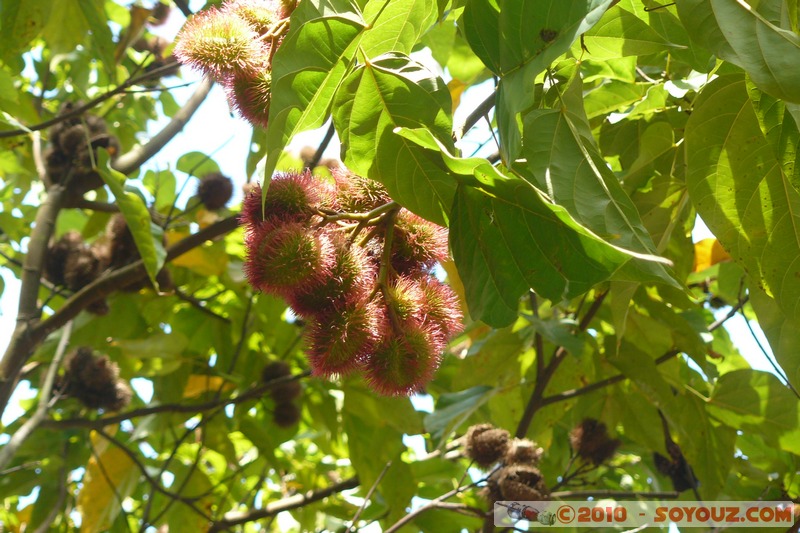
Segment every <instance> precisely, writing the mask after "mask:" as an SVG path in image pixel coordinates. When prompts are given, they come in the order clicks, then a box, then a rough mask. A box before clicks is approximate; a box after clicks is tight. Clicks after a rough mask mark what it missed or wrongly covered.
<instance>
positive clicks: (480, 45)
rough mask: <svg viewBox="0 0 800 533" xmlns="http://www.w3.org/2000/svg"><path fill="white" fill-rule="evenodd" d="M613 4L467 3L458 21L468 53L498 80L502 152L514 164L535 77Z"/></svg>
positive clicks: (554, 0) (606, 0)
mask: <svg viewBox="0 0 800 533" xmlns="http://www.w3.org/2000/svg"><path fill="white" fill-rule="evenodd" d="M611 2H612V0H581V1H573V2H564V1H562V0H545V1H539V2H531V1H529V0H505V1H500V2H497V1H494V0H469V1H467V2H466V6H465V8H464V15H463V17H462V19H461V20H460V21H459V23H460V26H461V28H462V31H463V32H464V34H465V35H466V38H467V41H468V42H469V44H470V46H472V49H473V50H474V51H475V53H476V54H477V55H478V57H480V58H481V59H482V60H483V62H484V64H486V66H487V67H489V68H490V69H492V71H493V72H494V73H495V74H497V75H498V76H500V84H499V93H498V99H497V110H496V111H497V120H498V129H499V131H500V139H501V146H500V150H501V153H502V154H503V157H504V159H505V160H506V161H514V160H516V159H517V155H518V150H519V145H520V133H519V127H518V126H517V124H516V121H517V114H518V113H519V112H521V111H522V110H524V109H526V108H528V107H530V106H531V105H532V104H533V91H532V90H531V87H533V85H534V80H535V78H536V76H537V75H538V74H539V73H540V72H542V71H544V69H545V68H546V67H547V65H549V64H550V63H552V62H553V61H554V60H555V59H556V58H557V57H558V56H560V55H561V54H563V53H564V52H566V51H567V50H568V49H569V47H570V46H571V45H572V43H573V42H575V40H576V39H577V38H578V36H579V35H581V34H582V33H585V32H586V31H588V30H589V29H590V28H591V27H592V26H594V25H595V24H596V23H597V22H598V21H599V20H600V18H601V17H602V15H603V13H605V11H606V9H607V8H608V6H609V5H611Z"/></svg>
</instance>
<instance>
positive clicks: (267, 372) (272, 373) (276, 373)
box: [261, 361, 292, 383]
mask: <svg viewBox="0 0 800 533" xmlns="http://www.w3.org/2000/svg"><path fill="white" fill-rule="evenodd" d="M291 373H292V369H291V368H290V367H289V364H288V363H286V362H284V361H272V362H271V363H267V364H266V366H265V367H264V368H263V369H262V370H261V381H263V382H264V383H267V382H269V381H272V380H273V379H278V378H282V377H284V376H288V375H289V374H291Z"/></svg>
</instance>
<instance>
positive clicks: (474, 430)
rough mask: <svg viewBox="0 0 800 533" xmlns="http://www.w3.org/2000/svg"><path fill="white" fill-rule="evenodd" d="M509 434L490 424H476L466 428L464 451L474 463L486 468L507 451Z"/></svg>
mask: <svg viewBox="0 0 800 533" xmlns="http://www.w3.org/2000/svg"><path fill="white" fill-rule="evenodd" d="M509 438H510V435H509V433H508V431H506V430H505V429H497V428H495V427H494V426H493V425H491V424H477V425H475V426H472V427H470V428H469V430H467V443H466V448H465V450H464V451H465V453H466V454H467V457H469V458H470V459H472V460H473V461H475V464H477V465H478V466H481V467H483V468H488V467H490V466H492V465H493V464H494V463H496V462H498V461H500V459H502V458H503V457H504V456H505V455H506V453H508V448H509Z"/></svg>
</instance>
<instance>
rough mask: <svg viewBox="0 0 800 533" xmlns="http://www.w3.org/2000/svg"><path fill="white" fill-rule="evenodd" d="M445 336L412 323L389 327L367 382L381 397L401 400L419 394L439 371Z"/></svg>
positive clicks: (370, 362) (368, 370)
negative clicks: (400, 396)
mask: <svg viewBox="0 0 800 533" xmlns="http://www.w3.org/2000/svg"><path fill="white" fill-rule="evenodd" d="M440 339H441V332H440V331H438V330H436V329H435V328H430V327H425V326H424V325H421V324H417V323H413V322H408V323H405V324H402V325H401V326H400V327H399V328H397V327H395V326H393V327H385V328H384V330H383V334H382V336H381V340H380V342H379V343H378V345H377V346H376V348H375V351H374V352H373V353H372V355H371V356H370V357H368V358H367V362H366V365H365V366H366V370H365V374H366V378H367V382H369V384H370V385H371V386H372V388H373V389H374V390H375V391H377V392H378V393H380V394H385V395H388V396H398V395H403V394H406V395H408V394H412V393H414V392H417V391H419V390H420V389H421V388H422V387H423V386H424V385H425V384H426V383H428V381H430V380H431V378H432V377H433V373H434V372H435V371H436V369H437V368H438V367H439V362H440V355H441V353H442V351H441V344H440V342H441V341H440Z"/></svg>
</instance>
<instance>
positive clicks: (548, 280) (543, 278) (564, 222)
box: [398, 129, 664, 327]
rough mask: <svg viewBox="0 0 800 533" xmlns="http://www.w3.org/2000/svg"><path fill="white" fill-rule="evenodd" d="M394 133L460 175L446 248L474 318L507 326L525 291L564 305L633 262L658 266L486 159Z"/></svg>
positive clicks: (417, 133) (420, 136)
mask: <svg viewBox="0 0 800 533" xmlns="http://www.w3.org/2000/svg"><path fill="white" fill-rule="evenodd" d="M398 134H400V135H402V136H403V137H406V138H408V139H409V140H413V141H414V142H417V143H419V144H420V145H421V146H425V147H426V148H429V149H430V150H436V151H438V152H439V153H440V154H441V155H442V156H443V157H444V161H445V163H446V164H447V166H448V168H450V170H451V171H452V172H454V173H455V174H456V175H458V176H461V178H459V180H460V182H461V183H460V184H459V187H458V190H457V193H456V200H455V203H454V206H453V213H452V222H451V226H450V245H451V246H452V248H453V257H454V259H455V261H456V266H457V267H458V269H459V274H460V275H461V279H462V281H463V282H464V287H465V290H466V295H467V303H468V304H469V310H470V314H471V315H472V317H473V318H475V319H480V320H483V321H484V322H486V323H487V324H489V325H492V326H495V327H502V326H507V325H509V324H511V323H512V322H513V321H514V319H515V318H516V316H517V307H518V302H519V298H520V297H521V296H522V295H523V294H525V292H527V290H528V289H529V288H533V289H534V290H535V291H536V292H537V293H538V294H540V295H542V296H544V297H545V298H549V299H552V300H555V301H561V300H562V299H564V300H568V299H571V298H574V297H576V296H579V295H581V294H583V293H585V292H587V291H588V290H589V289H591V288H592V287H593V286H594V285H595V284H597V283H599V282H601V281H605V280H607V279H608V278H609V277H610V276H611V275H612V274H613V273H614V272H616V271H617V270H618V269H620V268H621V267H622V266H623V265H625V264H626V263H627V262H628V261H629V260H630V259H632V258H634V257H635V258H637V260H642V261H645V262H655V263H658V262H663V261H664V260H663V259H660V258H658V257H655V256H651V255H647V254H639V253H637V252H633V251H630V250H624V249H621V248H618V247H615V246H613V245H611V244H609V243H608V242H606V241H604V240H603V239H601V238H600V237H598V236H597V235H595V234H594V233H592V232H591V231H589V230H588V229H586V228H585V227H583V226H581V225H580V224H579V223H578V222H577V221H576V220H575V219H574V218H572V217H571V216H570V214H569V213H568V212H567V210H566V209H564V208H563V207H561V206H559V205H556V204H553V203H551V202H550V201H548V200H547V199H546V198H545V197H544V195H543V194H542V193H541V192H540V191H539V190H538V189H536V188H535V187H534V186H533V185H531V184H530V183H528V182H526V181H524V180H521V179H519V178H511V177H508V176H506V175H504V174H502V173H500V171H499V170H498V169H496V168H495V167H493V166H492V165H491V164H490V163H489V162H488V161H486V160H485V159H478V158H471V159H459V158H455V157H453V156H452V155H450V154H449V153H448V151H447V148H446V147H444V146H443V145H441V144H440V143H439V142H438V141H437V140H436V139H435V138H434V137H433V135H432V134H431V133H430V132H428V131H425V130H408V129H399V130H398ZM467 176H469V178H467Z"/></svg>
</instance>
